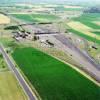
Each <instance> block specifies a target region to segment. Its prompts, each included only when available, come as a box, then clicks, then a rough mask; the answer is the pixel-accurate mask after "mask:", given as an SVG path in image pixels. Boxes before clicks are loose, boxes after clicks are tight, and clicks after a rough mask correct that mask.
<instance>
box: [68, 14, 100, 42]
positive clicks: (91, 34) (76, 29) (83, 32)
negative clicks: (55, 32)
mask: <svg viewBox="0 0 100 100" xmlns="http://www.w3.org/2000/svg"><path fill="white" fill-rule="evenodd" d="M99 20H100V14H83V15H82V16H81V17H79V18H75V19H74V20H73V21H71V22H69V23H67V25H68V26H69V31H70V32H73V33H75V34H78V35H80V36H82V37H84V38H86V39H87V40H89V41H92V42H94V41H96V42H97V43H100V25H97V24H96V23H94V21H95V22H96V21H99Z"/></svg>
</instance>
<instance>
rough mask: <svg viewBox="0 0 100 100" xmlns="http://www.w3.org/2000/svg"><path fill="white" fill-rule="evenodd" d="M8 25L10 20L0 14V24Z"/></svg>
mask: <svg viewBox="0 0 100 100" xmlns="http://www.w3.org/2000/svg"><path fill="white" fill-rule="evenodd" d="M9 23H10V18H8V17H7V16H5V15H3V14H0V24H9Z"/></svg>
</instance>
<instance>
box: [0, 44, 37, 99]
mask: <svg viewBox="0 0 100 100" xmlns="http://www.w3.org/2000/svg"><path fill="white" fill-rule="evenodd" d="M0 51H1V53H2V54H3V57H4V59H5V60H6V62H7V64H8V67H9V69H10V70H11V71H13V73H14V75H15V76H16V78H17V80H18V81H19V83H20V85H21V86H22V88H23V89H24V91H25V93H26V94H27V96H28V99H29V100H36V99H35V97H34V95H33V93H32V91H31V89H30V87H29V86H28V85H27V83H26V82H25V80H24V78H23V77H22V75H21V74H20V72H19V71H18V70H17V68H16V67H15V65H14V64H13V62H12V61H11V60H10V58H9V56H8V55H7V53H6V52H5V50H4V48H3V46H2V45H0Z"/></svg>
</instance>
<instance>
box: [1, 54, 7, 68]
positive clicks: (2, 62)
mask: <svg viewBox="0 0 100 100" xmlns="http://www.w3.org/2000/svg"><path fill="white" fill-rule="evenodd" d="M2 68H6V64H5V61H4V59H3V56H2V55H1V54H0V69H2Z"/></svg>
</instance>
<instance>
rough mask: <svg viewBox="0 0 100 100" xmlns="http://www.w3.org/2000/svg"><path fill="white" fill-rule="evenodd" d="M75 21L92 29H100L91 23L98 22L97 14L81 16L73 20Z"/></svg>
mask: <svg viewBox="0 0 100 100" xmlns="http://www.w3.org/2000/svg"><path fill="white" fill-rule="evenodd" d="M74 20H75V21H79V22H81V23H83V24H85V25H87V26H89V27H91V28H93V29H100V26H99V25H97V24H95V23H93V21H100V14H99V13H85V14H83V15H82V16H80V17H78V18H75V19H74Z"/></svg>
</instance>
